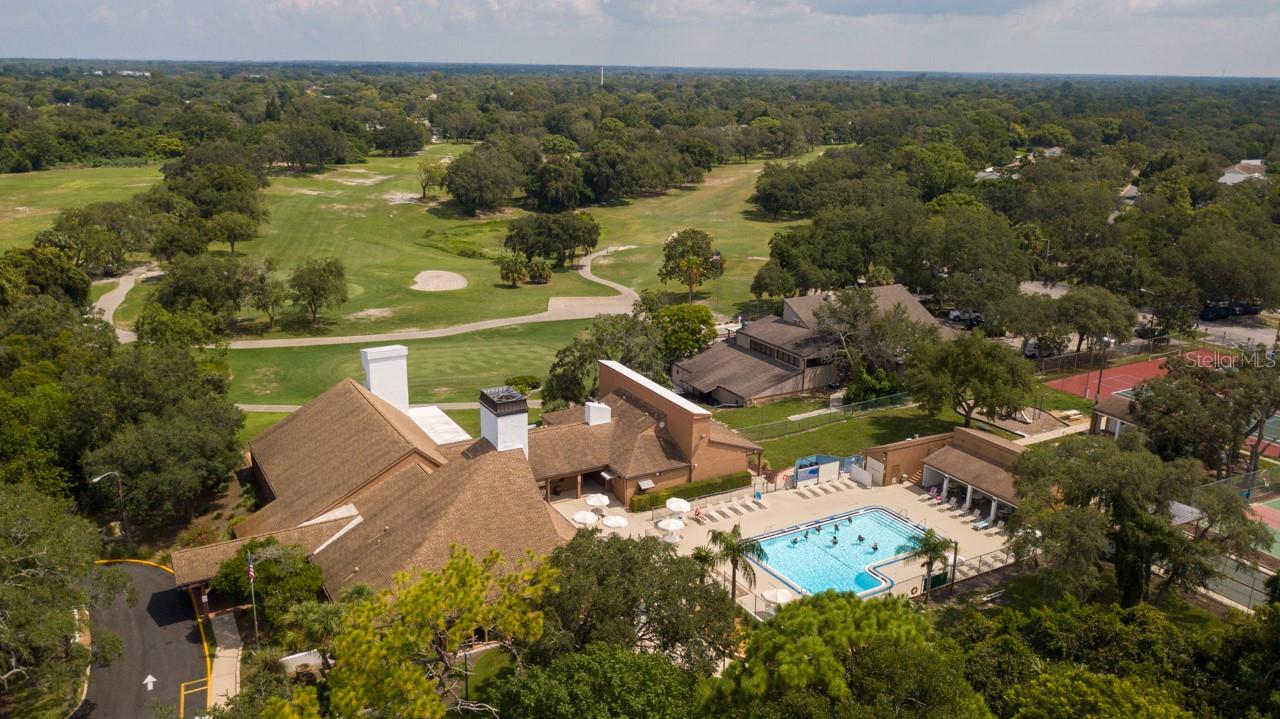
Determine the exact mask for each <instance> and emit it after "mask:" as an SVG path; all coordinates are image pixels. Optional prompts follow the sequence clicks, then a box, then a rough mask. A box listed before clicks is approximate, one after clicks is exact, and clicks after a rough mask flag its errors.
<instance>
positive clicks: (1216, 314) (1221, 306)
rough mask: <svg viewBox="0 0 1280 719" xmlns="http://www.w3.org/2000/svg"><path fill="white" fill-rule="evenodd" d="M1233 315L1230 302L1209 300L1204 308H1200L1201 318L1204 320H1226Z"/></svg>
mask: <svg viewBox="0 0 1280 719" xmlns="http://www.w3.org/2000/svg"><path fill="white" fill-rule="evenodd" d="M1230 316H1231V303H1230V302H1208V303H1206V304H1205V306H1204V309H1202V310H1200V320H1201V321H1203V322H1216V321H1218V320H1225V319H1226V318H1228V317H1230Z"/></svg>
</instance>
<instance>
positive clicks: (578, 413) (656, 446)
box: [529, 392, 689, 479]
mask: <svg viewBox="0 0 1280 719" xmlns="http://www.w3.org/2000/svg"><path fill="white" fill-rule="evenodd" d="M600 401H601V402H603V403H604V404H607V405H609V409H610V412H611V416H610V419H609V421H608V422H606V423H604V424H597V425H587V424H585V423H584V422H583V421H582V419H581V418H582V415H583V412H582V408H580V407H579V408H572V409H568V410H562V411H560V412H557V413H555V414H554V415H553V417H552V422H553V424H551V426H548V427H540V428H537V429H534V430H531V431H530V432H529V464H530V466H531V467H532V469H533V476H535V477H537V478H538V479H547V478H551V477H562V476H567V475H572V474H580V473H585V472H592V471H597V470H601V469H605V468H609V469H612V470H613V471H614V472H616V473H618V474H619V475H621V476H623V477H637V476H642V475H646V474H653V473H654V472H665V471H668V470H671V469H678V468H681V467H687V466H689V463H688V462H687V461H686V460H685V458H683V457H681V456H680V450H679V449H678V448H677V447H676V445H675V442H674V441H673V440H672V439H671V436H670V434H669V433H668V432H667V431H666V430H665V429H663V428H661V427H659V426H658V422H659V420H660V419H661V417H660V415H659V413H658V412H656V411H655V410H654V409H653V408H652V407H650V406H649V405H647V404H645V403H644V402H642V401H640V400H639V399H636V398H635V397H632V396H630V395H627V394H624V393H620V392H614V393H612V394H610V395H608V396H606V397H604V398H602V399H601V400H600ZM574 417H577V418H578V421H577V422H575V423H572V424H560V423H562V422H566V421H572V420H573V418H574Z"/></svg>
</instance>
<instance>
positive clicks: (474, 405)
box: [236, 399, 542, 412]
mask: <svg viewBox="0 0 1280 719" xmlns="http://www.w3.org/2000/svg"><path fill="white" fill-rule="evenodd" d="M409 406H410V407H439V408H440V409H442V410H445V411H446V412H447V411H449V410H451V409H480V403H479V402H436V403H434V404H432V403H430V402H428V403H427V404H411V405H409ZM529 406H530V407H532V408H534V409H541V408H542V400H540V399H531V400H529ZM236 407H238V408H240V410H241V411H242V412H297V411H298V409H299V408H300V407H302V405H300V404H238V405H236Z"/></svg>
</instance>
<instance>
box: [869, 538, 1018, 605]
mask: <svg viewBox="0 0 1280 719" xmlns="http://www.w3.org/2000/svg"><path fill="white" fill-rule="evenodd" d="M1016 561H1018V557H1017V555H1015V554H1014V553H1013V550H1011V549H1009V548H1008V547H1001V548H1000V549H996V550H993V551H990V552H987V553H986V554H980V555H978V556H976V557H970V558H969V559H966V560H964V561H963V562H958V563H956V566H955V570H954V571H953V572H952V575H951V579H950V581H949V582H947V583H946V584H944V585H942V586H940V587H935V588H934V590H933V591H935V592H938V591H944V590H946V589H947V587H949V586H951V585H954V584H956V583H958V582H963V581H965V580H967V579H973V578H974V577H979V576H982V575H983V574H986V573H987V572H993V571H995V570H997V569H1003V568H1004V567H1007V566H1009V565H1010V564H1013V563H1014V562H1016ZM939 573H941V570H939V571H937V572H934V574H935V575H936V574H939ZM924 582H925V574H924V573H923V572H921V573H920V574H917V575H915V576H913V577H910V578H908V579H903V580H902V581H900V582H897V583H896V584H894V588H893V591H894V592H895V593H897V592H900V591H902V590H901V589H899V588H903V589H905V590H906V591H907V592H908V593H909V594H911V595H912V596H917V595H918V594H919V592H916V593H911V589H912V588H920V589H921V590H923V588H924Z"/></svg>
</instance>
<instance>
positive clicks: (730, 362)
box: [675, 342, 800, 400]
mask: <svg viewBox="0 0 1280 719" xmlns="http://www.w3.org/2000/svg"><path fill="white" fill-rule="evenodd" d="M675 364H676V366H677V367H679V368H680V369H681V370H684V371H687V372H690V373H691V378H690V379H689V380H687V381H688V383H689V384H690V385H692V386H693V388H694V389H696V390H697V391H699V392H702V393H704V394H710V393H711V392H714V391H715V390H716V389H717V388H719V387H723V388H724V389H726V390H728V391H729V392H732V393H733V394H735V395H737V396H739V397H742V398H743V399H748V400H750V399H753V398H755V397H761V396H766V395H768V394H771V393H770V392H769V390H770V389H771V388H773V387H776V386H778V385H779V384H781V383H783V382H785V381H786V380H788V379H790V378H792V377H794V376H796V375H797V374H799V373H800V370H799V369H798V368H795V367H791V366H789V365H785V364H783V363H781V362H778V361H775V360H772V359H769V358H767V357H764V356H763V355H758V354H756V353H754V352H749V351H747V350H745V349H742V348H741V347H738V346H737V345H735V344H733V343H732V342H717V343H715V344H713V345H711V346H710V347H708V348H707V349H705V350H703V351H702V352H699V353H698V354H696V355H694V356H692V357H690V358H688V359H682V360H680V361H679V362H676V363H675Z"/></svg>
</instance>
